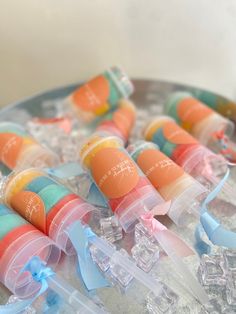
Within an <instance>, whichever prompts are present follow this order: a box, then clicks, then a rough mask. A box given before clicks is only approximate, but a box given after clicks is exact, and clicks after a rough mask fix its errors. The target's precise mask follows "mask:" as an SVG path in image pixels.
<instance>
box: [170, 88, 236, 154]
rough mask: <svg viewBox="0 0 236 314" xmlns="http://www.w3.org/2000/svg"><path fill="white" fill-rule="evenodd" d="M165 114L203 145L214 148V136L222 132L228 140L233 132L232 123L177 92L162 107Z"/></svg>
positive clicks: (202, 104)
mask: <svg viewBox="0 0 236 314" xmlns="http://www.w3.org/2000/svg"><path fill="white" fill-rule="evenodd" d="M164 110H165V113H166V114H168V115H169V116H171V117H172V118H174V119H175V120H176V121H177V123H178V124H179V125H181V126H182V127H183V128H184V129H185V130H187V131H188V132H190V133H191V134H192V135H193V136H194V137H195V138H197V139H198V140H199V141H200V142H201V143H202V144H203V145H207V146H208V147H209V148H214V147H215V143H214V136H215V134H216V133H218V132H224V134H225V135H226V136H228V137H229V138H230V137H231V136H232V134H233V132H234V124H233V122H232V121H230V120H228V119H226V118H225V117H223V116H221V115H220V114H218V113H217V112H215V111H214V110H212V109H211V108H209V107H207V106H206V105H205V104H204V103H202V102H200V101H199V100H197V99H196V98H194V97H193V96H192V95H191V94H190V93H184V92H177V93H174V94H172V95H170V96H169V98H168V99H167V102H166V104H165V106H164Z"/></svg>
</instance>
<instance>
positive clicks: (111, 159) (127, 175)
mask: <svg viewBox="0 0 236 314" xmlns="http://www.w3.org/2000/svg"><path fill="white" fill-rule="evenodd" d="M91 173H92V176H93V178H94V181H95V182H96V184H97V186H98V187H99V189H100V190H101V191H102V192H103V193H104V195H105V196H106V197H107V198H108V199H112V198H118V197H122V196H124V195H126V194H128V193H129V192H130V191H131V190H132V189H133V188H134V187H135V186H136V185H137V183H138V181H139V174H138V169H137V166H136V165H135V163H134V162H133V160H132V159H131V158H129V156H127V155H126V154H125V153H124V152H123V151H120V150H118V149H116V148H110V147H108V148H104V149H102V150H100V151H99V152H98V153H97V154H96V155H95V157H94V158H93V159H92V162H91Z"/></svg>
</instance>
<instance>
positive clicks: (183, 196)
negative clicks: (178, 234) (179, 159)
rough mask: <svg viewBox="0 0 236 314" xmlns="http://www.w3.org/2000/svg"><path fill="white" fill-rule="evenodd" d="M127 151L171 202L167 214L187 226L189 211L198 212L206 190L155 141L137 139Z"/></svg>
mask: <svg viewBox="0 0 236 314" xmlns="http://www.w3.org/2000/svg"><path fill="white" fill-rule="evenodd" d="M127 150H128V152H129V153H130V155H131V157H132V158H133V159H134V160H135V162H136V163H137V164H138V166H139V167H140V169H141V170H142V171H143V172H144V174H145V175H146V176H147V178H148V179H149V180H150V182H151V183H152V185H153V186H154V187H155V188H156V190H157V191H158V192H159V193H160V195H161V196H162V197H163V198H164V200H166V201H170V200H171V201H172V204H171V207H170V209H169V212H168V216H169V217H170V218H171V219H172V220H173V221H174V222H175V223H176V224H177V225H185V224H186V222H187V217H188V215H187V214H194V215H196V211H198V210H199V208H200V201H201V200H202V199H203V198H204V196H205V192H206V189H205V188H204V187H203V186H202V185H201V184H200V183H198V182H197V181H196V180H195V179H193V178H192V177H191V176H189V175H188V174H187V173H186V172H185V171H184V170H183V169H182V168H181V167H179V166H178V165H176V164H175V163H174V162H173V161H172V160H171V159H169V158H168V157H167V156H166V155H164V154H163V153H162V152H161V151H160V150H159V149H158V147H157V146H156V145H155V144H153V143H150V142H145V141H138V142H136V143H135V144H132V145H129V146H128V148H127ZM190 199H191V200H192V201H193V205H190V203H189V200H190ZM197 215H198V216H199V213H197Z"/></svg>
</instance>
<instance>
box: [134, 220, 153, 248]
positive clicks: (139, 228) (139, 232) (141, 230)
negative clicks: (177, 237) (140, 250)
mask: <svg viewBox="0 0 236 314" xmlns="http://www.w3.org/2000/svg"><path fill="white" fill-rule="evenodd" d="M143 237H146V238H147V239H148V240H149V241H150V242H152V243H157V240H156V239H155V237H154V236H152V235H150V233H149V232H148V230H147V229H146V228H145V227H144V226H143V225H142V224H141V223H138V224H136V226H135V231H134V239H135V243H139V242H140V240H141V239H142V238H143Z"/></svg>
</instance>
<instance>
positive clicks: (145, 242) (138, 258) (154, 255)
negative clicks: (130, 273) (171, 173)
mask: <svg viewBox="0 0 236 314" xmlns="http://www.w3.org/2000/svg"><path fill="white" fill-rule="evenodd" d="M131 254H132V257H133V259H134V260H135V262H136V264H137V266H138V267H139V268H141V269H142V270H143V271H145V272H149V271H150V270H151V269H152V267H153V266H154V265H155V264H156V262H157V261H158V259H159V256H160V251H159V247H158V245H156V244H155V243H153V242H151V241H150V240H149V239H148V238H146V237H142V238H140V240H139V242H138V243H137V244H135V245H134V246H133V248H132V250H131Z"/></svg>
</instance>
